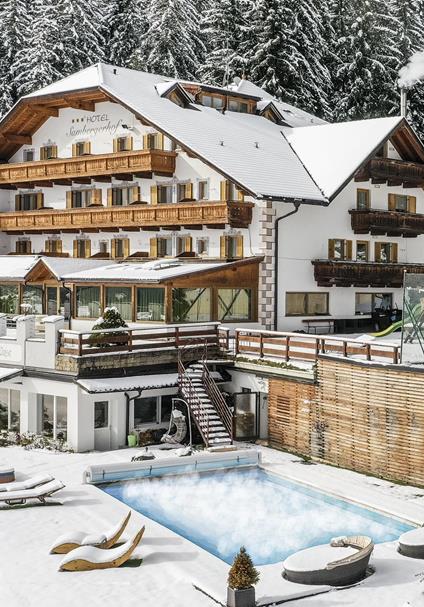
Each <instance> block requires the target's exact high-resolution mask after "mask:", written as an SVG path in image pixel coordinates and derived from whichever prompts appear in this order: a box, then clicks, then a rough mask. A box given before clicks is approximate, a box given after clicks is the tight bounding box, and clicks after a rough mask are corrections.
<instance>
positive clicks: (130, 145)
mask: <svg viewBox="0 0 424 607" xmlns="http://www.w3.org/2000/svg"><path fill="white" fill-rule="evenodd" d="M133 141H134V140H133V138H132V137H131V135H128V137H126V142H125V148H126V149H127V150H132V149H133Z"/></svg>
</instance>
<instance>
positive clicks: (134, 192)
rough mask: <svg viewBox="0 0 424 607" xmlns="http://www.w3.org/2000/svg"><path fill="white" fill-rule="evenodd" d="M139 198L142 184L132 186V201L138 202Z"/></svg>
mask: <svg viewBox="0 0 424 607" xmlns="http://www.w3.org/2000/svg"><path fill="white" fill-rule="evenodd" d="M139 200H141V195H140V186H139V185H133V186H131V188H130V202H138V201H139Z"/></svg>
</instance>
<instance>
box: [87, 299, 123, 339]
mask: <svg viewBox="0 0 424 607" xmlns="http://www.w3.org/2000/svg"><path fill="white" fill-rule="evenodd" d="M121 327H124V328H125V327H127V328H128V325H127V323H126V322H125V320H124V319H123V318H122V316H121V315H120V313H119V311H118V309H117V308H115V306H110V307H108V308H105V309H104V311H103V316H101V317H100V318H98V319H97V321H96V323H95V324H94V325H93V327H92V331H102V330H104V329H120V328H121ZM122 337H128V333H127V332H126V331H122V332H121V331H116V332H114V333H94V334H93V335H92V336H91V338H90V340H91V342H92V343H91V344H90V345H92V346H93V347H97V348H107V347H109V346H114V345H123V340H122V339H121V338H122ZM99 338H102V341H100V342H97V339H99ZM106 339H107V341H106Z"/></svg>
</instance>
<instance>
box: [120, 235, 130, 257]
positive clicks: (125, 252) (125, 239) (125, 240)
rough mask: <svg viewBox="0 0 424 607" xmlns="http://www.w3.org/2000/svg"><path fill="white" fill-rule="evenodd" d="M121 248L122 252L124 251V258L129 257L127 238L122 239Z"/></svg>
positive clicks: (128, 241)
mask: <svg viewBox="0 0 424 607" xmlns="http://www.w3.org/2000/svg"><path fill="white" fill-rule="evenodd" d="M122 244H123V246H122V248H123V251H124V257H129V254H130V239H129V238H124V242H123V243H122Z"/></svg>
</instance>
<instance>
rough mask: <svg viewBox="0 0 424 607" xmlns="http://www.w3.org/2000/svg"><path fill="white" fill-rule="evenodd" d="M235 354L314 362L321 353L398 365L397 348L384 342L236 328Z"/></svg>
mask: <svg viewBox="0 0 424 607" xmlns="http://www.w3.org/2000/svg"><path fill="white" fill-rule="evenodd" d="M234 349H235V355H236V356H247V357H249V358H250V357H254V358H258V360H261V361H264V360H267V359H268V360H270V361H272V362H274V363H275V362H276V361H278V360H281V361H283V362H289V361H291V360H304V361H312V362H313V361H315V360H317V358H318V356H319V355H320V354H334V355H336V356H342V357H343V358H349V357H353V356H354V357H355V358H356V359H358V358H359V359H362V360H367V361H371V360H372V361H380V362H382V361H385V362H391V363H393V364H398V363H399V362H400V359H399V350H400V347H399V346H396V345H394V344H388V343H387V342H376V341H374V342H367V341H364V342H361V341H358V340H357V339H348V338H344V337H335V336H333V335H331V336H325V337H323V336H318V335H300V334H299V333H280V332H278V331H260V330H247V329H236V331H235V346H234Z"/></svg>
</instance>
